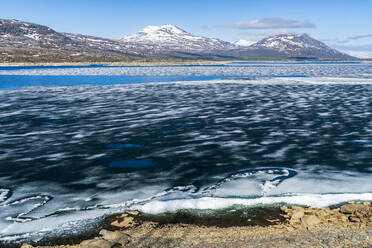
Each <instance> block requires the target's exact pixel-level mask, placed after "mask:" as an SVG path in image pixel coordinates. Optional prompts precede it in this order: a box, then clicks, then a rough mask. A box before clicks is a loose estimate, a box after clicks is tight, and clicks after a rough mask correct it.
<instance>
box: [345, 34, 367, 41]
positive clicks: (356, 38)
mask: <svg viewBox="0 0 372 248" xmlns="http://www.w3.org/2000/svg"><path fill="white" fill-rule="evenodd" d="M365 38H372V34H364V35H358V36H351V37H348V39H349V40H359V39H365Z"/></svg>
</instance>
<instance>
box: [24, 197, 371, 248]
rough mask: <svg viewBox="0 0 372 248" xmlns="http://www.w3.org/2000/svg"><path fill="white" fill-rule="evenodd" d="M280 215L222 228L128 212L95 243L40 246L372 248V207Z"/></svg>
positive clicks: (289, 210) (289, 209)
mask: <svg viewBox="0 0 372 248" xmlns="http://www.w3.org/2000/svg"><path fill="white" fill-rule="evenodd" d="M278 213H279V214H278V215H277V216H275V215H274V214H270V216H261V217H262V218H264V220H265V222H264V223H266V224H256V225H245V226H244V225H241V226H226V227H219V226H218V225H202V224H187V223H177V222H176V223H173V222H174V220H175V219H174V218H173V219H172V218H170V219H168V220H173V221H168V223H167V221H163V222H162V221H159V220H151V218H150V219H149V218H148V217H145V216H143V215H142V214H141V213H140V212H138V211H127V212H126V213H124V214H120V215H115V216H111V217H109V218H107V220H106V225H105V228H104V229H102V230H101V231H100V232H99V235H98V236H97V237H95V238H93V239H88V240H83V241H82V242H80V243H79V244H74V245H59V246H40V247H61V248H62V247H66V248H67V247H69V248H74V247H76V248H77V247H80V248H96V247H97V248H98V247H99V248H106V247H107V248H114V247H159V248H160V247H162V248H163V247H203V248H204V247H206V248H209V247H372V206H371V202H363V203H355V202H349V203H347V204H345V205H342V206H340V207H337V208H332V209H331V208H328V207H325V208H310V207H301V206H283V207H281V208H280V211H278ZM168 215H169V216H172V215H173V216H175V215H177V213H168ZM32 247H35V246H32V245H29V244H23V245H22V248H32Z"/></svg>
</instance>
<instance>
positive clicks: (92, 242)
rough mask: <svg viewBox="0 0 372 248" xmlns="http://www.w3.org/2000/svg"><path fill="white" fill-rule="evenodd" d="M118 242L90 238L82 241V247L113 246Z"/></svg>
mask: <svg viewBox="0 0 372 248" xmlns="http://www.w3.org/2000/svg"><path fill="white" fill-rule="evenodd" d="M116 244H117V243H116V242H112V241H107V240H104V239H88V240H84V241H83V242H81V243H80V247H81V248H112V247H114V246H115V245H116Z"/></svg>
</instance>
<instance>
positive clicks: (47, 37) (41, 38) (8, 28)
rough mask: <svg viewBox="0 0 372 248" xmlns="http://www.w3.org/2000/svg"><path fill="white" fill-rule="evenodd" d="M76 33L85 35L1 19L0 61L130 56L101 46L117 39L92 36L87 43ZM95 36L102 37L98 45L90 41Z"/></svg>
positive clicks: (92, 58) (66, 59)
mask: <svg viewBox="0 0 372 248" xmlns="http://www.w3.org/2000/svg"><path fill="white" fill-rule="evenodd" d="M75 36H76V37H80V36H81V37H88V36H84V35H68V34H65V33H60V32H56V31H55V30H53V29H51V28H49V27H46V26H43V25H38V24H34V23H29V22H23V21H18V20H7V19H0V62H1V61H4V62H65V61H67V62H70V61H123V60H127V59H131V58H132V56H130V55H128V54H126V53H125V52H124V51H121V50H120V49H119V50H118V49H117V50H113V49H105V48H102V46H103V45H104V42H103V41H106V42H107V43H115V42H116V43H118V42H117V41H113V40H106V39H101V38H95V37H91V40H90V42H89V44H88V43H87V42H83V41H82V40H79V39H78V38H76V37H75ZM87 39H88V38H87ZM95 39H96V40H97V39H101V41H97V42H96V43H99V44H100V45H99V46H98V45H97V46H94V45H93V44H94V42H93V41H94V40H95ZM83 40H84V39H83ZM119 44H120V43H119Z"/></svg>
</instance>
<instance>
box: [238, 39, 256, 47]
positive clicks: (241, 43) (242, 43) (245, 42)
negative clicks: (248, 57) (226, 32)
mask: <svg viewBox="0 0 372 248" xmlns="http://www.w3.org/2000/svg"><path fill="white" fill-rule="evenodd" d="M254 43H256V42H254V41H249V40H242V39H241V40H238V41H235V42H234V44H235V45H237V46H242V47H249V46H251V45H253V44H254Z"/></svg>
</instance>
